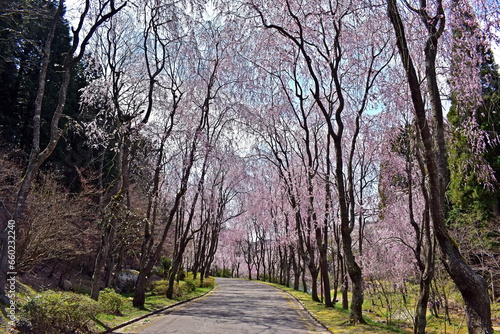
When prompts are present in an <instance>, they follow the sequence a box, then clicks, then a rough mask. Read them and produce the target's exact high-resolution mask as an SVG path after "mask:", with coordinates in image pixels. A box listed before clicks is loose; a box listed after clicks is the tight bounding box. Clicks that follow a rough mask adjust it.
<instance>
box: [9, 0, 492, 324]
mask: <svg viewBox="0 0 500 334" xmlns="http://www.w3.org/2000/svg"><path fill="white" fill-rule="evenodd" d="M495 6H498V4H496V5H495V4H493V3H491V2H485V3H484V4H483V3H482V2H473V1H471V2H469V1H466V0H453V1H450V2H443V1H439V0H436V1H429V2H426V1H401V2H399V1H396V0H386V1H375V2H373V1H360V2H359V3H358V2H356V3H353V2H348V1H345V2H333V1H313V2H310V3H307V4H306V3H303V2H300V1H297V2H296V1H283V2H279V3H266V2H264V1H258V0H255V1H248V2H239V1H236V2H234V1H233V2H231V1H229V2H226V1H210V2H204V1H176V2H164V1H152V0H151V1H149V0H148V1H133V0H132V1H128V2H122V1H114V0H107V1H85V2H82V3H80V4H78V5H73V4H70V5H68V8H66V3H65V2H64V1H41V0H40V1H38V0H36V1H8V0H0V78H1V79H0V80H1V85H0V219H1V225H0V228H1V230H2V231H3V232H2V241H1V245H2V248H1V249H2V253H1V258H0V263H1V268H2V272H1V274H0V280H1V282H2V286H1V287H0V300H1V301H2V303H3V304H4V305H10V304H11V300H12V298H11V297H9V287H8V285H5V284H4V283H6V282H8V279H9V278H11V276H12V275H11V274H12V273H15V278H16V280H17V281H18V284H19V283H22V284H26V285H28V286H31V287H32V288H34V289H35V290H37V291H44V290H52V289H55V290H72V291H75V292H79V293H82V294H84V295H88V296H90V297H91V298H92V299H94V300H98V299H99V298H100V292H101V294H102V293H103V291H108V292H109V291H110V290H104V289H106V288H113V289H115V290H116V291H118V292H125V290H127V292H129V293H131V295H132V296H133V297H132V298H133V305H134V307H137V308H143V307H144V305H145V301H146V297H147V296H149V295H150V294H151V291H152V289H154V288H152V287H154V286H155V285H154V283H152V281H154V280H160V279H163V280H164V281H162V282H164V283H162V284H163V285H162V289H161V293H162V294H164V295H166V296H167V297H168V298H175V296H176V295H178V292H179V291H178V290H179V283H178V282H179V280H183V279H184V278H185V277H186V275H187V273H188V272H189V273H190V274H189V275H192V276H189V277H190V280H192V281H195V280H196V282H197V283H196V284H197V285H199V286H203V281H204V280H205V279H206V278H208V277H209V275H212V276H214V275H221V276H232V277H246V278H249V279H260V280H268V281H270V282H274V283H279V284H282V285H286V286H288V287H292V288H294V289H296V290H303V291H307V292H309V293H310V294H311V298H312V300H314V301H316V302H318V303H321V304H324V306H325V307H326V308H333V307H335V305H341V307H342V308H343V309H346V310H347V309H348V310H349V312H350V313H349V314H350V316H349V319H350V320H349V322H350V323H351V324H353V325H356V324H364V323H365V322H366V319H367V318H370V317H371V316H373V317H375V318H376V319H377V320H378V321H381V322H382V321H383V322H384V323H387V324H391V325H394V326H395V327H400V328H412V331H413V332H414V333H425V332H426V328H427V329H428V330H429V331H430V329H429V328H428V324H430V323H432V324H433V325H434V322H433V320H434V319H443V320H444V321H443V322H442V323H446V321H448V323H449V326H452V327H453V326H454V327H453V328H455V329H457V330H459V329H458V328H468V332H469V333H493V327H494V326H495V328H497V327H498V326H500V324H499V323H498V318H499V315H500V313H499V312H500V306H499V301H500V191H499V188H500V187H499V184H498V175H499V172H500V146H499V145H498V142H499V125H500V110H499V109H500V91H499V87H500V74H499V72H498V65H497V64H496V62H495V58H494V53H493V51H492V49H493V48H492V45H493V46H495V45H498V36H497V33H496V32H497V31H498V28H499V27H498V23H499V22H500V18H499V17H498V16H499V15H500V12H499V8H497V7H495ZM13 235H15V238H12V236H13ZM13 240H15V243H14V242H13ZM11 246H12V247H14V248H12V247H11ZM14 249H15V251H14ZM4 268H7V269H5V270H4ZM127 275H129V276H130V275H131V276H132V279H131V280H132V282H133V283H131V286H129V287H127V289H125V288H123V289H122V285H123V282H124V280H125V281H126V280H127V279H122V278H120V277H127ZM190 282H191V281H190ZM190 284H191V283H190ZM19 289H21V288H20V287H19ZM19 305H21V303H20V302H19ZM19 312H21V310H20V311H19ZM492 320H493V322H492Z"/></svg>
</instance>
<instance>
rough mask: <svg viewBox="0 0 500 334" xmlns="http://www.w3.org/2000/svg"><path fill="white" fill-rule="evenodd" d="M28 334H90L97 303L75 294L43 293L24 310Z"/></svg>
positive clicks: (98, 308) (60, 292) (96, 312)
mask: <svg viewBox="0 0 500 334" xmlns="http://www.w3.org/2000/svg"><path fill="white" fill-rule="evenodd" d="M24 309H25V311H26V313H27V321H28V323H29V325H30V327H31V331H32V332H33V333H37V334H53V333H61V334H70V333H71V334H76V333H82V334H83V333H86V334H88V333H93V332H94V330H95V329H96V327H95V323H94V321H93V319H94V318H95V316H96V315H97V314H98V313H99V312H100V311H101V307H100V305H99V303H98V302H96V301H95V300H93V299H91V298H90V297H87V296H84V295H80V294H77V293H74V292H62V291H51V290H49V291H45V292H42V293H41V294H39V295H37V296H35V297H34V298H32V299H31V300H29V301H28V303H27V304H26V305H25V306H24Z"/></svg>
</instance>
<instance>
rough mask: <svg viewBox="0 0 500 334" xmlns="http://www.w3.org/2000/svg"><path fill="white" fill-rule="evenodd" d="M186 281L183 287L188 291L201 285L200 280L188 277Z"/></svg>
mask: <svg viewBox="0 0 500 334" xmlns="http://www.w3.org/2000/svg"><path fill="white" fill-rule="evenodd" d="M184 282H185V284H184V287H183V288H184V290H185V291H186V293H189V292H193V291H195V290H196V288H197V287H198V286H199V285H200V281H198V280H194V279H192V278H187V277H186V278H185V279H184Z"/></svg>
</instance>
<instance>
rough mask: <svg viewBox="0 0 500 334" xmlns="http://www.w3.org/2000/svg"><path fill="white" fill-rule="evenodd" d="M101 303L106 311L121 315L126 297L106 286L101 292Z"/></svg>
mask: <svg viewBox="0 0 500 334" xmlns="http://www.w3.org/2000/svg"><path fill="white" fill-rule="evenodd" d="M99 304H100V305H101V309H102V310H103V311H104V312H106V313H111V314H115V315H121V314H122V310H123V307H124V306H125V298H123V297H122V296H121V295H120V294H118V293H116V292H115V290H113V289H111V288H106V289H104V290H103V291H101V292H99Z"/></svg>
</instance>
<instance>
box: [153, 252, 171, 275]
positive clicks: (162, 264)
mask: <svg viewBox="0 0 500 334" xmlns="http://www.w3.org/2000/svg"><path fill="white" fill-rule="evenodd" d="M171 267H172V260H171V259H169V258H168V257H166V256H162V257H161V258H160V261H158V264H157V266H156V267H155V268H154V270H153V273H154V274H156V275H158V276H160V277H163V278H167V277H168V272H169V270H170V268H171Z"/></svg>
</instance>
